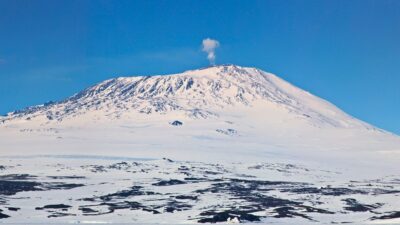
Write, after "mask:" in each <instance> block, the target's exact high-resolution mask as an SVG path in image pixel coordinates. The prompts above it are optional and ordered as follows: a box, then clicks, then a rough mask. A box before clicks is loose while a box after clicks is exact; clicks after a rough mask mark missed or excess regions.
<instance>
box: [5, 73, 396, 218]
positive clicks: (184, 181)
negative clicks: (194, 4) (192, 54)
mask: <svg viewBox="0 0 400 225" xmlns="http://www.w3.org/2000/svg"><path fill="white" fill-rule="evenodd" d="M0 148H1V149H0V176H1V179H0V201H1V206H0V210H1V211H0V222H22V223H23V222H27V221H28V222H63V223H64V222H67V223H68V222H85V221H86V222H115V223H118V222H147V223H195V222H222V221H225V222H226V221H230V222H246V221H247V222H254V221H263V222H267V223H278V224H282V223H294V224H298V223H299V222H301V224H304V223H307V222H310V223H315V222H316V221H318V222H319V223H327V224H328V223H331V222H338V223H340V222H354V223H360V224H366V223H393V224H396V223H400V221H399V218H400V212H399V211H400V210H399V208H400V205H399V202H400V197H399V195H400V194H399V192H400V182H399V181H400V167H399V166H398V165H399V164H400V138H399V137H398V136H396V135H394V134H391V133H388V132H386V131H383V130H380V129H378V128H375V127H373V126H371V125H369V124H367V123H364V122H362V121H359V120H357V119H355V118H353V117H351V116H349V115H347V114H346V113H344V112H343V111H341V110H340V109H338V108H337V107H335V106H334V105H332V104H330V103H329V102H327V101H325V100H323V99H320V98H318V97H316V96H313V95H312V94H310V93H308V92H306V91H303V90H301V89H299V88H297V87H295V86H293V85H291V84H289V83H287V82H286V81H284V80H282V79H280V78H279V77H277V76H275V75H273V74H270V73H266V72H263V71H261V70H258V69H255V68H247V67H239V66H234V65H224V66H215V67H209V68H204V69H199V70H191V71H187V72H184V73H181V74H174V75H167V76H166V75H164V76H151V77H143V76H136V77H124V78H116V79H111V80H107V81H104V82H101V83H99V84H97V85H95V86H93V87H90V88H88V89H86V90H84V91H82V92H80V93H78V94H76V95H74V96H72V97H70V98H68V99H66V100H64V101H61V102H55V103H53V102H50V103H46V104H44V105H40V106H34V107H30V108H27V109H24V110H21V111H16V112H13V113H9V114H8V115H6V116H5V117H0ZM99 156H101V157H103V156H104V157H105V158H104V159H101V158H99ZM162 158H168V159H171V160H167V159H165V160H162ZM139 159H141V160H139ZM144 159H147V160H144Z"/></svg>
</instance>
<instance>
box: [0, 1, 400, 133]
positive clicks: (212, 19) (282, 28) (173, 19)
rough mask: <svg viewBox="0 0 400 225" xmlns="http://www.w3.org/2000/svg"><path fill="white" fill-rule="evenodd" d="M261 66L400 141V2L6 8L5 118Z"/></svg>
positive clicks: (2, 27)
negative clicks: (110, 81)
mask: <svg viewBox="0 0 400 225" xmlns="http://www.w3.org/2000/svg"><path fill="white" fill-rule="evenodd" d="M207 37H210V38H213V39H216V40H218V41H219V42H220V47H219V48H218V49H217V52H216V63H217V64H223V63H224V64H225V63H233V64H238V65H242V66H254V67H258V68H260V69H263V70H265V71H268V72H272V73H275V74H277V75H278V76H280V77H282V78H283V79H285V80H287V81H289V82H291V83H293V84H295V85H297V86H299V87H301V88H303V89H305V90H307V91H310V92H311V93H313V94H315V95H317V96H320V97H322V98H325V99H327V100H328V101H331V102H332V103H334V104H335V105H337V106H338V107H339V108H341V109H343V110H344V111H346V112H348V113H349V114H351V115H353V116H355V117H357V118H359V119H362V120H364V121H367V122H369V123H371V124H373V125H376V126H378V127H380V128H384V129H386V130H389V131H392V132H395V133H397V134H400V1H396V0H393V1H385V0H375V1H369V0H359V1H355V0H337V1H333V0H329V1H324V0H322V1H321V0H316V1H312V0H307V1H300V0H295V1H281V0H276V1H267V0H264V1H247V0H243V1H233V0H229V1H222V0H219V1H205V0H202V1H178V0H174V1H161V0H160V1H152V0H145V1H131V0H130V1H117V0H112V1H111V0H110V1H84V0H76V1H74V0H66V1H62V0H57V1H54V0H48V1H41V0H35V1H30V0H0V113H1V114H5V113H6V112H9V111H13V110H16V109H20V108H23V107H26V106H29V105H34V104H41V103H44V102H47V101H50V100H61V99H63V98H65V97H68V96H70V95H72V94H74V93H75V92H78V91H79V90H81V89H83V88H85V87H87V86H90V85H92V84H95V83H96V82H99V81H102V80H104V79H107V78H111V77H115V76H129V75H137V74H145V75H149V74H166V73H177V72H182V71H184V70H188V69H194V68H198V67H203V66H206V65H208V61H207V59H206V54H205V53H204V52H201V41H202V40H203V39H204V38H207Z"/></svg>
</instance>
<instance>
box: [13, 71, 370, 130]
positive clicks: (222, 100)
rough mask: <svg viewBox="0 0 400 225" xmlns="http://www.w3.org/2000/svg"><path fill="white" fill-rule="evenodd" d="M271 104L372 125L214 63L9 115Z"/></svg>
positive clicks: (204, 112) (336, 121) (271, 79)
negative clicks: (203, 67) (201, 67)
mask: <svg viewBox="0 0 400 225" xmlns="http://www.w3.org/2000/svg"><path fill="white" fill-rule="evenodd" d="M263 103H272V104H274V105H275V106H276V107H283V108H285V109H287V111H288V113H292V114H295V115H296V116H299V117H302V118H303V119H307V120H309V121H310V122H311V123H314V124H319V125H321V126H324V125H330V126H334V127H343V128H346V127H352V128H366V129H373V127H372V126H370V125H367V124H365V123H362V122H361V121H358V120H355V119H354V118H351V117H350V116H348V115H346V114H345V113H344V112H342V111H341V110H339V109H338V108H336V107H335V106H333V105H331V104H330V103H328V102H326V101H324V100H322V99H320V98H317V97H315V96H313V95H311V94H310V93H308V92H305V91H303V90H301V89H299V88H297V87H295V86H293V85H291V84H289V83H287V82H285V81H284V80H282V79H280V78H278V77H277V76H275V75H273V74H270V73H266V72H263V71H261V70H258V69H255V68H244V67H239V66H234V65H227V66H215V67H210V68H206V69H200V70H192V71H187V72H184V73H182V74H174V75H168V76H152V77H148V76H147V77H143V76H138V77H121V78H115V79H111V80H106V81H104V82H101V83H99V84H97V85H95V86H92V87H90V88H88V89H86V90H84V91H82V92H80V93H78V94H76V95H74V96H72V97H70V98H68V99H66V100H65V101H62V102H59V103H48V104H45V105H42V106H35V107H31V108H27V109H25V110H22V111H17V112H14V113H11V114H10V115H9V117H8V119H10V120H12V119H16V118H22V119H27V118H28V120H29V119H33V118H35V117H38V116H39V117H40V116H44V115H45V116H46V117H47V118H48V119H49V120H53V119H54V120H59V121H62V120H63V119H65V118H68V117H70V116H76V115H77V114H84V113H87V112H89V111H102V112H103V113H104V114H105V115H106V116H109V117H119V116H121V115H123V114H127V113H132V112H139V113H144V114H152V113H159V114H166V113H168V112H171V111H182V112H184V113H185V114H186V115H187V116H188V117H193V118H208V117H213V116H219V114H218V113H217V111H220V110H224V109H225V108H227V107H234V106H238V105H239V106H248V107H252V106H254V105H255V104H263Z"/></svg>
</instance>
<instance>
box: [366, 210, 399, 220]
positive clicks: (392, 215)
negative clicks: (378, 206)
mask: <svg viewBox="0 0 400 225" xmlns="http://www.w3.org/2000/svg"><path fill="white" fill-rule="evenodd" d="M396 218H400V211H395V212H390V213H388V214H386V215H383V216H374V217H372V218H371V220H387V219H396Z"/></svg>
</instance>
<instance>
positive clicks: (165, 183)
mask: <svg viewBox="0 0 400 225" xmlns="http://www.w3.org/2000/svg"><path fill="white" fill-rule="evenodd" d="M177 184H186V182H185V181H181V180H176V179H171V180H162V181H159V182H157V183H154V184H152V185H153V186H171V185H177Z"/></svg>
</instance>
